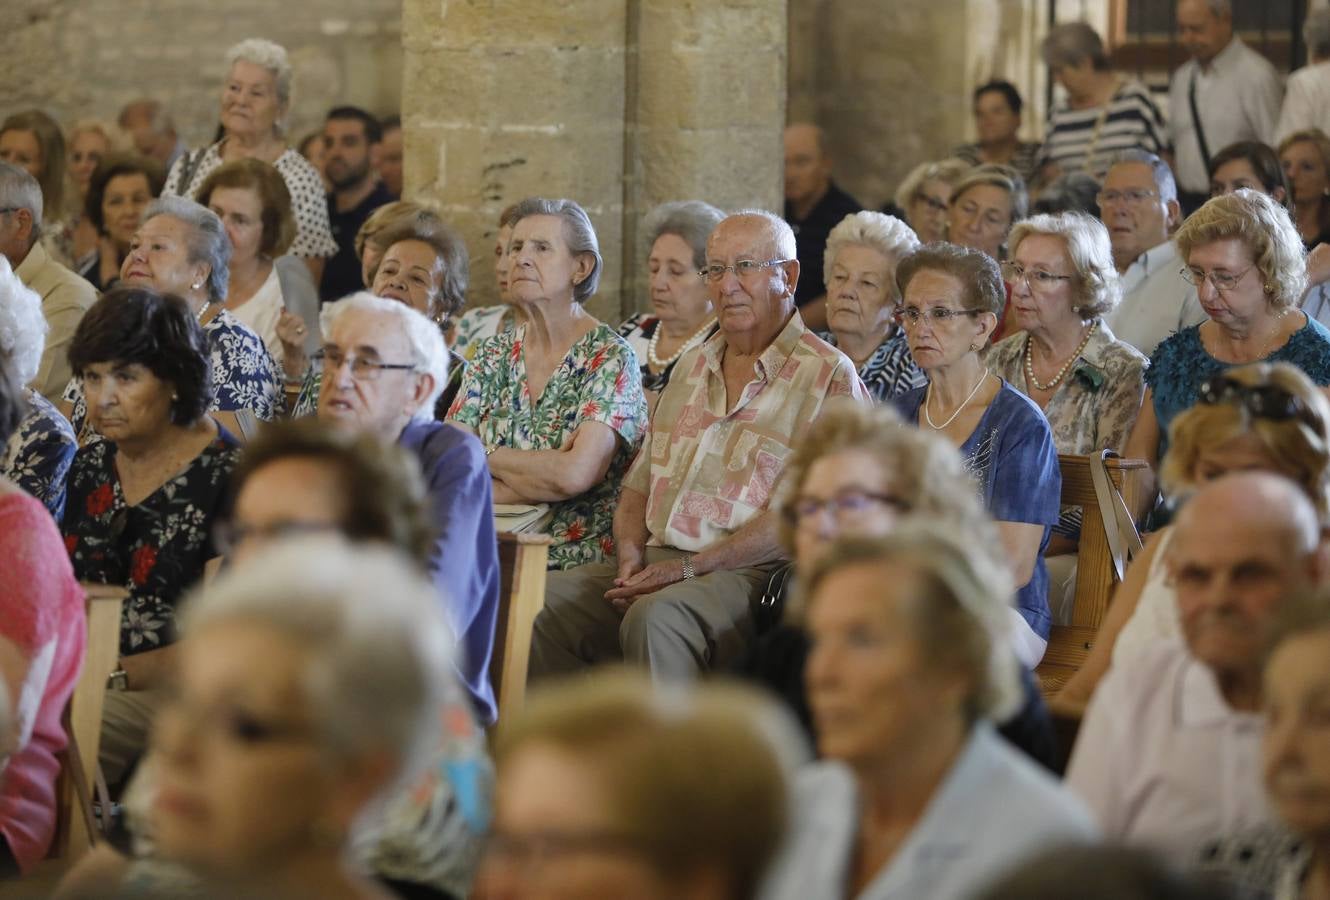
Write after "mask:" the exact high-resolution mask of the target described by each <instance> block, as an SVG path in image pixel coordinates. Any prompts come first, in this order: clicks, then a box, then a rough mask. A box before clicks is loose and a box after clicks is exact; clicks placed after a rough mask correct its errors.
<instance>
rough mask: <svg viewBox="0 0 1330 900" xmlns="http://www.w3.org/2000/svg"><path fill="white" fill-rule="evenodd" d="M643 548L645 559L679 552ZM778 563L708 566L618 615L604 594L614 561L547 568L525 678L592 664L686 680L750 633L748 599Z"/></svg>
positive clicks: (727, 655) (722, 661) (738, 649)
mask: <svg viewBox="0 0 1330 900" xmlns="http://www.w3.org/2000/svg"><path fill="white" fill-rule="evenodd" d="M685 555H687V554H685V553H684V552H683V551H680V550H674V549H669V548H664V547H648V548H647V551H646V561H647V563H648V564H650V563H654V562H660V561H661V560H667V559H674V558H676V557H679V556H685ZM777 565H778V564H777V563H769V564H766V565H761V566H751V567H748V568H744V569H736V570H733V571H725V572H711V573H710V574H707V575H700V576H698V577H697V578H690V579H688V580H686V581H680V582H677V583H675V584H672V585H669V586H668V587H664V588H661V589H660V590H659V591H656V592H655V593H653V594H647V595H645V596H642V597H639V598H638V599H637V602H635V603H634V604H633V605H632V606H630V607H629V608H628V612H627V613H624V614H620V613H619V611H618V610H616V609H615V608H614V607H613V606H611V605H610V603H609V601H608V600H606V599H605V592H606V591H608V590H609V589H610V588H612V587H613V586H614V578H615V576H616V574H617V573H618V566H617V564H616V563H614V562H608V563H592V564H590V565H585V566H578V567H577V568H574V569H567V570H565V571H562V572H551V573H550V574H549V579H548V581H547V583H546V588H545V608H544V609H543V610H541V612H540V615H538V616H536V622H535V626H534V628H533V630H532V636H531V662H530V669H529V671H530V678H531V679H532V680H536V679H540V678H544V677H548V676H551V675H563V674H568V673H571V672H577V671H580V670H582V669H585V668H586V667H588V666H593V665H596V664H597V663H612V662H626V663H630V664H634V665H644V666H646V667H647V668H648V669H649V670H650V671H651V674H652V676H653V677H655V678H659V679H663V680H677V679H691V678H695V677H696V676H697V675H698V673H700V672H703V671H706V670H708V669H714V668H717V667H721V666H724V665H726V664H727V663H729V662H730V661H732V660H734V659H737V658H738V657H739V655H740V654H741V653H742V652H743V650H744V649H745V647H746V646H747V645H748V642H749V641H750V640H751V639H752V635H753V620H752V616H751V614H750V612H749V603H750V602H751V601H753V600H755V599H757V598H759V597H761V595H762V590H763V589H764V588H765V587H766V584H767V579H768V578H769V577H770V575H771V572H772V570H774V569H775V568H776V566H777Z"/></svg>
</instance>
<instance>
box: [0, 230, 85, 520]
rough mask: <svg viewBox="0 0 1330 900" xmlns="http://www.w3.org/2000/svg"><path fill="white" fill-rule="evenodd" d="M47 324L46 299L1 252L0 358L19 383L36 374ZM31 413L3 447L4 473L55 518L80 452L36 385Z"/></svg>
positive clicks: (29, 392)
mask: <svg viewBox="0 0 1330 900" xmlns="http://www.w3.org/2000/svg"><path fill="white" fill-rule="evenodd" d="M46 331H47V324H46V320H45V319H44V318H42V298H41V297H39V296H37V292H36V291H34V290H32V289H31V288H29V287H27V286H26V285H24V284H23V282H22V281H21V280H20V279H19V277H18V275H16V274H15V273H14V271H13V269H11V268H10V267H9V262H8V260H7V259H6V258H5V257H3V256H0V362H3V361H8V364H9V365H10V367H11V368H12V369H13V372H14V374H15V375H16V376H17V377H18V380H19V383H20V384H28V383H30V382H32V381H33V379H34V378H36V376H37V371H38V368H39V366H40V365H41V360H42V345H43V343H44V342H45V340H46ZM24 395H25V399H26V400H27V406H28V410H27V414H26V415H24V417H23V419H22V420H21V421H20V422H19V424H18V430H17V431H15V432H14V433H13V434H12V435H10V437H9V441H8V442H7V443H6V444H4V445H3V446H0V477H4V478H8V479H9V480H10V481H12V482H14V483H15V484H17V485H18V486H19V487H21V488H22V489H23V490H24V491H26V492H27V493H28V494H30V495H31V496H32V497H34V498H36V499H37V500H40V501H41V503H42V505H43V506H45V507H46V509H47V511H48V512H50V514H51V517H52V518H54V519H55V520H56V521H57V522H58V521H60V517H61V515H62V514H63V512H64V508H65V476H66V475H68V474H69V466H70V464H71V463H73V461H74V454H75V453H76V452H77V451H78V440H77V438H76V437H75V435H74V428H73V426H71V425H70V424H69V420H68V419H66V418H65V417H64V416H62V415H60V411H59V410H57V409H56V408H55V405H54V404H53V403H51V401H50V400H47V399H46V398H45V397H43V396H42V395H41V394H39V393H37V391H35V390H33V389H32V388H25V389H24Z"/></svg>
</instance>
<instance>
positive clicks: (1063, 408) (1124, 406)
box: [985, 213, 1147, 554]
mask: <svg viewBox="0 0 1330 900" xmlns="http://www.w3.org/2000/svg"><path fill="white" fill-rule="evenodd" d="M1011 255H1012V259H1011V261H1010V262H1008V263H1006V264H1005V265H1004V266H1003V273H1002V274H1003V278H1004V279H1005V280H1006V282H1007V284H1009V285H1011V310H1010V315H1011V325H1010V327H1011V329H1012V330H1013V331H1016V333H1015V334H1012V335H1011V337H1008V338H1005V339H1003V340H1001V341H999V342H998V343H997V344H995V345H994V346H993V348H992V350H990V351H989V353H988V355H987V357H986V358H985V361H986V362H987V363H988V368H989V370H990V371H991V372H993V374H995V375H997V376H998V377H999V378H1001V379H1003V380H1004V381H1006V382H1007V383H1008V384H1010V385H1012V386H1013V387H1015V388H1016V389H1017V390H1018V391H1021V392H1022V393H1023V394H1025V395H1026V396H1027V397H1029V398H1030V399H1031V400H1033V401H1034V402H1035V403H1037V404H1039V408H1040V409H1042V410H1043V411H1044V415H1045V416H1046V417H1047V418H1048V424H1049V426H1050V427H1051V428H1052V429H1053V443H1054V444H1055V445H1056V447H1057V451H1058V452H1059V453H1069V454H1075V455H1081V456H1084V455H1089V454H1094V453H1098V452H1099V451H1100V450H1112V451H1114V452H1121V450H1122V447H1123V445H1124V444H1125V443H1126V442H1127V435H1128V434H1129V433H1130V432H1131V426H1132V425H1133V424H1134V423H1135V421H1136V416H1137V414H1138V413H1139V412H1140V410H1141V397H1142V396H1143V395H1144V393H1145V382H1144V375H1145V367H1146V365H1147V362H1146V359H1145V357H1144V356H1142V355H1141V353H1140V352H1139V351H1137V350H1136V349H1135V348H1133V347H1131V346H1129V345H1128V344H1126V343H1124V342H1122V341H1120V340H1118V339H1117V338H1116V337H1114V336H1113V331H1112V330H1111V329H1110V328H1109V327H1108V323H1107V322H1105V321H1104V316H1105V315H1107V314H1108V313H1109V312H1110V311H1112V310H1113V308H1114V307H1115V306H1117V303H1118V300H1119V299H1120V298H1121V296H1122V291H1121V286H1120V284H1119V281H1118V274H1117V270H1116V269H1115V268H1114V266H1113V251H1112V248H1111V246H1110V245H1109V240H1108V230H1107V229H1106V228H1104V226H1103V224H1102V223H1100V222H1099V221H1098V220H1096V219H1092V218H1090V217H1089V216H1087V215H1084V214H1081V213H1062V214H1060V215H1056V216H1033V217H1031V218H1029V219H1026V220H1025V221H1023V222H1020V223H1018V224H1017V225H1016V227H1015V228H1013V229H1012V232H1011ZM1079 520H1080V515H1079V510H1075V511H1068V512H1066V513H1064V514H1063V516H1062V518H1061V519H1060V520H1059V523H1058V527H1057V528H1056V529H1055V532H1054V537H1053V538H1052V539H1051V540H1050V541H1049V550H1048V552H1049V553H1050V554H1056V553H1075V552H1076V543H1075V541H1076V537H1077V535H1078V533H1079V531H1080V521H1079Z"/></svg>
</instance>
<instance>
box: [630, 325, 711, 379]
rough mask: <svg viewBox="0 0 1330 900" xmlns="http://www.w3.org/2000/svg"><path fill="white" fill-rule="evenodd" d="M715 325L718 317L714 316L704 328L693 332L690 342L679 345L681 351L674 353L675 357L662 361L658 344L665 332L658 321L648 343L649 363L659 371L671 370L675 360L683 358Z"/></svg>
mask: <svg viewBox="0 0 1330 900" xmlns="http://www.w3.org/2000/svg"><path fill="white" fill-rule="evenodd" d="M714 324H716V317H715V316H712V317H711V318H710V319H707V320H706V321H705V322H703V323H702V327H701V328H699V329H698V330H697V331H695V332H693V334H692V335H691V336H690V337H689V338H688V340H686V341H684V342H683V343H682V344H680V345H679V349H678V350H676V351H674V355H673V356H671V357H670V358H669V359H661V358H660V357H659V356H657V355H656V344H657V343H658V342H659V341H660V333H661V331H663V330H664V324H663V323H662V322H661V321H660V320H659V319H657V320H656V330H655V331H653V332H651V340H649V341H647V362H648V363H650V364H651V365H653V366H655V367H656V368H657V369H666V368H669V367H670V366H672V365H674V362H675V360H677V359H678V358H679V357H681V356H683V355H684V353H685V352H686V351H687V350H689V349H690V348H691V347H692V346H693V345H694V344H696V343H698V342H699V341H700V340H701V338H702V336H703V335H704V334H706V333H707V332H708V331H710V330H711V326H712V325H714Z"/></svg>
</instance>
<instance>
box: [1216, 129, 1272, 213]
mask: <svg viewBox="0 0 1330 900" xmlns="http://www.w3.org/2000/svg"><path fill="white" fill-rule="evenodd" d="M1236 159H1241V160H1245V161H1246V163H1247V165H1249V166H1251V170H1252V171H1253V172H1255V173H1256V177H1257V178H1259V179H1260V181H1261V187H1262V188H1263V189H1264V190H1265V192H1266V193H1267V194H1271V195H1273V194H1274V192H1275V188H1283V189H1284V206H1285V207H1286V208H1287V209H1288V210H1289V211H1290V212H1292V210H1293V189H1292V188H1291V187H1290V186H1289V183H1288V176H1287V175H1285V174H1284V165H1283V163H1281V162H1280V161H1279V154H1278V153H1276V152H1275V148H1274V147H1271V146H1270V145H1269V144H1262V143H1261V142H1260V141H1238V142H1237V143H1236V144H1229V145H1228V146H1227V147H1225V148H1224V149H1223V150H1220V151H1219V152H1218V153H1216V154H1215V155H1214V157H1212V158H1211V160H1210V173H1209V174H1210V178H1211V179H1213V178H1214V177H1215V173H1216V172H1218V171H1219V167H1220V166H1224V165H1227V164H1228V163H1231V162H1233V161H1234V160H1236Z"/></svg>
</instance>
